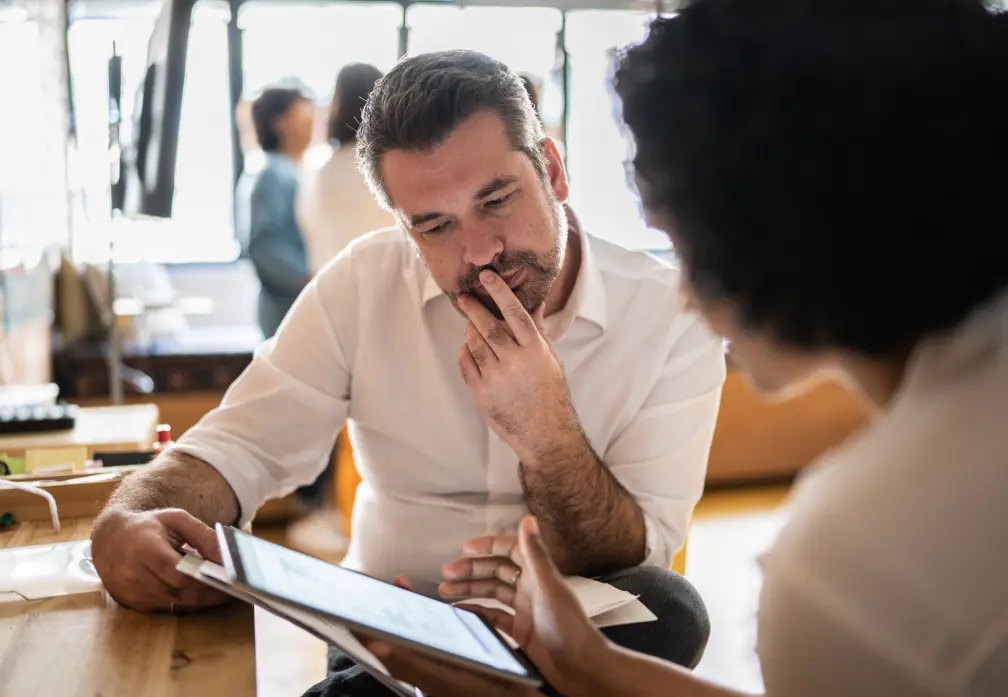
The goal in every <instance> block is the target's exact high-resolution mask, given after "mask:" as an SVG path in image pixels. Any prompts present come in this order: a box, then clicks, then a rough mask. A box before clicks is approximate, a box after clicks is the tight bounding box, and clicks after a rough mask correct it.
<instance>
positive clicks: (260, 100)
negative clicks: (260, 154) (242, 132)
mask: <svg viewBox="0 0 1008 697" xmlns="http://www.w3.org/2000/svg"><path fill="white" fill-rule="evenodd" d="M300 101H311V95H309V94H308V92H307V91H306V90H305V89H304V88H302V87H300V86H296V85H291V86H287V85H281V86H274V87H267V88H266V89H264V90H263V91H262V92H260V93H259V96H258V97H256V98H255V100H254V101H253V102H252V123H253V124H254V126H255V133H256V139H257V140H258V141H259V147H260V148H262V149H263V151H264V152H276V151H277V150H279V149H280V146H281V142H280V140H281V134H280V131H279V130H278V129H277V126H276V125H277V121H278V120H279V119H280V118H282V117H283V116H284V114H286V113H287V112H288V111H290V109H291V107H292V106H294V105H295V104H297V103H298V102H300Z"/></svg>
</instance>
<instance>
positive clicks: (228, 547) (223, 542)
mask: <svg viewBox="0 0 1008 697" xmlns="http://www.w3.org/2000/svg"><path fill="white" fill-rule="evenodd" d="M236 535H245V536H246V537H249V538H252V539H253V540H255V542H256V543H259V544H265V545H271V544H275V543H272V542H269V541H268V540H263V539H261V538H257V537H255V536H254V535H251V534H249V533H247V532H244V531H242V530H239V529H237V528H234V527H232V526H229V525H222V524H221V523H217V539H218V542H219V544H220V548H221V557H222V559H223V562H224V569H225V571H226V572H227V574H228V576H230V577H231V578H232V579H234V582H235V583H236V584H237V585H238V586H240V587H242V588H244V589H245V590H247V591H251V592H253V593H261V594H262V595H264V596H267V597H270V598H274V599H276V600H279V601H281V602H286V603H291V604H292V605H297V606H299V607H302V608H304V609H305V610H308V611H310V612H317V613H320V614H322V615H325V616H327V617H331V618H333V619H335V620H337V621H339V622H342V623H343V624H345V625H346V626H347V627H348V628H350V629H351V630H352V631H354V632H356V633H358V634H361V635H364V636H367V637H370V638H372V639H379V640H382V641H388V642H389V643H393V644H399V645H401V646H406V647H408V648H410V649H413V650H415V651H416V652H417V653H420V654H424V655H426V656H429V657H431V658H435V659H438V660H441V661H444V662H446V663H450V664H453V665H456V666H459V667H461V668H467V669H470V670H473V671H475V672H477V673H482V674H483V675H487V676H489V677H494V678H498V679H502V680H506V681H508V682H514V683H519V684H522V685H528V686H529V687H535V688H541V687H543V685H544V682H543V680H542V678H541V677H540V675H539V672H538V670H537V669H536V667H535V666H534V665H533V664H532V662H531V661H529V660H528V658H527V657H526V656H525V654H524V653H522V652H521V651H516V650H514V649H512V648H511V647H510V646H508V644H507V643H506V642H505V641H504V639H503V638H502V637H501V636H500V634H498V633H497V630H496V629H495V628H494V626H493V625H492V624H491V623H490V622H488V621H487V620H486V619H484V618H483V617H481V616H480V615H478V614H476V613H475V612H471V611H470V610H466V609H465V608H461V607H456V608H455V610H456V611H459V612H468V613H469V614H471V615H474V616H475V617H476V618H477V619H478V620H479V621H480V623H481V624H483V625H484V626H486V627H487V628H488V629H489V630H490V634H491V635H492V636H493V638H494V639H495V640H496V641H498V642H499V643H500V645H501V646H502V647H503V648H504V649H505V650H506V651H507V652H508V653H509V654H511V656H513V657H514V658H515V660H517V661H518V664H519V665H521V666H522V668H524V669H525V671H526V675H518V674H517V673H511V672H508V671H506V670H501V669H500V668H496V667H494V666H489V665H486V664H485V663H480V662H478V661H474V660H471V659H469V658H466V657H464V656H459V655H457V654H454V653H450V652H447V651H443V650H441V649H438V648H435V647H432V646H428V645H426V644H421V643H419V642H415V641H412V640H410V639H407V638H404V637H401V636H398V635H395V634H389V633H387V632H384V631H381V630H379V629H375V628H373V627H368V626H366V625H362V624H359V623H357V622H354V621H352V620H348V619H346V618H344V617H340V616H339V615H335V614H333V613H330V612H326V611H324V610H320V609H319V608H317V607H314V606H312V605H307V604H304V603H299V602H297V601H296V600H293V599H291V598H288V597H285V596H281V595H277V594H275V593H271V592H270V591H268V590H265V589H263V588H258V587H256V586H254V585H252V584H251V583H249V579H248V576H247V575H246V574H245V568H244V566H243V564H242V560H241V554H240V553H239V551H238V545H237V544H236V543H235V537H236ZM277 546H278V547H279V546H281V545H277ZM284 549H287V548H284ZM289 551H293V552H295V553H297V554H302V552H297V551H296V550H289ZM306 556H307V555H306ZM333 566H336V568H337V569H339V570H340V571H343V572H346V573H351V574H357V573H360V572H358V571H354V570H353V569H347V568H345V567H342V566H337V565H335V564H334V565H333ZM361 575H365V576H366V574H361ZM368 578H370V579H371V580H373V581H375V582H377V583H384V584H385V585H388V586H392V587H393V588H396V589H397V590H401V591H403V592H407V593H409V592H412V591H408V590H406V589H404V588H400V587H399V586H396V585H395V584H391V583H388V582H386V581H382V580H381V579H376V578H374V577H371V576H368ZM418 595H419V594H418ZM424 597H426V596H424Z"/></svg>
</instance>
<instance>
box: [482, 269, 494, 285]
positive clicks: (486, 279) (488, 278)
mask: <svg viewBox="0 0 1008 697" xmlns="http://www.w3.org/2000/svg"><path fill="white" fill-rule="evenodd" d="M496 280H497V274H495V273H494V272H493V271H489V270H487V269H484V270H483V271H480V281H482V282H483V283H493V282H494V281H496Z"/></svg>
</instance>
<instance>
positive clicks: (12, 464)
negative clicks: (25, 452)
mask: <svg viewBox="0 0 1008 697" xmlns="http://www.w3.org/2000/svg"><path fill="white" fill-rule="evenodd" d="M0 460H2V461H3V462H4V463H6V465H7V469H8V470H10V471H9V472H8V473H7V474H24V471H25V469H24V467H25V459H24V458H23V457H7V453H0Z"/></svg>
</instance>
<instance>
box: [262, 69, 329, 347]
mask: <svg viewBox="0 0 1008 697" xmlns="http://www.w3.org/2000/svg"><path fill="white" fill-rule="evenodd" d="M252 121H253V124H254V126H255V132H256V138H257V139H258V141H259V147H261V148H262V149H263V151H264V152H265V153H266V165H265V167H264V168H263V169H262V171H260V172H259V173H258V175H256V177H255V179H254V182H253V184H252V188H251V193H250V195H249V211H248V243H247V244H248V249H247V252H248V256H249V258H250V259H251V260H252V264H253V266H254V267H255V270H256V274H257V275H258V276H259V283H260V286H261V289H260V291H259V311H258V318H259V328H260V329H261V330H262V333H263V336H264V337H265V338H267V339H268V338H269V337H271V336H273V334H275V333H276V330H277V328H278V327H279V326H280V322H281V321H282V320H283V318H284V316H285V315H286V314H287V311H288V310H289V309H290V307H291V305H293V304H294V300H295V299H296V298H297V296H298V294H299V293H300V292H301V289H302V288H304V286H305V284H306V283H307V282H308V280H309V279H310V278H311V275H310V272H309V269H308V258H307V253H306V252H305V244H304V239H303V238H302V235H301V230H300V228H299V227H298V223H297V219H296V218H295V215H294V200H295V198H296V195H297V188H298V165H299V163H300V162H301V158H302V157H303V156H304V154H305V152H306V151H307V150H308V147H309V146H310V145H311V142H312V132H313V129H314V124H315V104H314V103H313V102H312V100H311V99H310V98H309V97H308V95H307V94H306V93H305V92H303V91H302V90H300V89H298V88H288V87H270V88H267V89H265V90H263V92H262V93H261V94H260V95H259V96H258V97H257V98H256V100H255V101H254V102H253V103H252Z"/></svg>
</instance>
